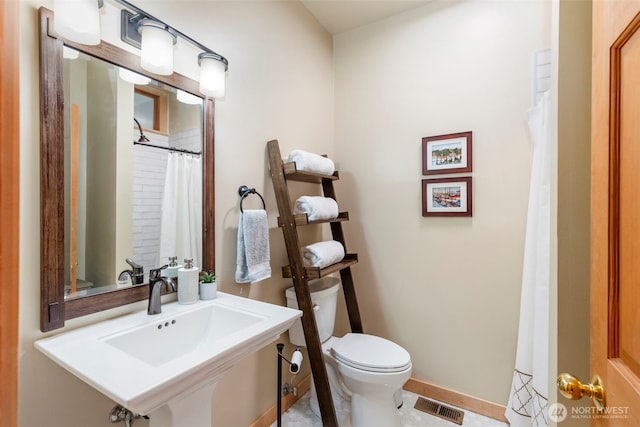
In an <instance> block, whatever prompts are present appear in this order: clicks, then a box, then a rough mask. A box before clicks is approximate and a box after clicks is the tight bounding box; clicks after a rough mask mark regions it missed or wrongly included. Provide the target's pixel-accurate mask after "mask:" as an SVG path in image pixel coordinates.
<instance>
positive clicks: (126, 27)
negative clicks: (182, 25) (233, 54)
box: [114, 0, 229, 71]
mask: <svg viewBox="0 0 640 427" xmlns="http://www.w3.org/2000/svg"><path fill="white" fill-rule="evenodd" d="M114 1H115V2H116V3H120V4H121V5H123V6H124V7H126V8H127V9H129V10H125V9H122V12H121V15H120V24H121V25H120V38H121V39H122V41H123V42H125V43H127V44H130V45H131V46H134V47H136V48H137V49H140V42H141V37H140V34H139V33H138V23H139V22H140V21H141V20H142V19H145V18H146V19H150V20H153V21H156V22H159V23H161V24H163V25H164V26H165V27H166V29H167V31H169V32H170V33H171V34H173V35H174V36H177V37H180V38H182V39H184V40H186V41H188V42H189V43H191V44H192V45H194V46H196V47H198V48H199V49H202V50H203V51H205V52H206V53H208V54H212V55H214V56H215V57H216V59H217V60H218V61H220V62H222V63H223V64H224V66H225V71H226V70H227V69H228V68H229V61H228V60H227V58H225V57H224V56H222V55H220V54H218V53H216V52H214V51H213V50H211V49H209V48H208V47H206V46H205V45H203V44H202V43H200V42H198V41H196V40H194V39H192V38H191V37H189V36H187V35H186V34H184V33H183V32H181V31H178V30H176V29H175V28H173V27H172V26H170V25H168V24H166V23H165V22H164V21H162V20H160V19H158V18H155V17H153V16H151V15H149V14H148V13H147V12H145V11H144V10H142V9H140V8H139V7H137V6H134V5H133V4H131V3H129V2H128V1H126V0H114ZM131 11H133V12H134V13H132V12H131Z"/></svg>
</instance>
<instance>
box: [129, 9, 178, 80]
mask: <svg viewBox="0 0 640 427" xmlns="http://www.w3.org/2000/svg"><path fill="white" fill-rule="evenodd" d="M138 31H139V32H140V35H141V36H142V41H141V42H140V45H141V47H140V65H141V66H142V68H144V69H145V70H147V71H149V72H151V73H155V74H159V75H163V76H168V75H170V74H173V45H174V44H175V43H176V36H175V35H174V34H172V33H171V32H169V30H168V29H167V28H166V27H165V26H164V24H161V23H159V22H156V21H152V20H150V19H143V20H142V21H140V26H139V27H138Z"/></svg>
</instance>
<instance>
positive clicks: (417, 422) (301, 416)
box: [271, 390, 508, 427]
mask: <svg viewBox="0 0 640 427" xmlns="http://www.w3.org/2000/svg"><path fill="white" fill-rule="evenodd" d="M309 397H310V393H309V392H307V393H305V394H304V395H303V396H302V397H301V398H300V399H299V400H298V401H297V402H296V403H295V405H293V406H292V407H291V408H289V410H288V411H287V412H285V413H284V414H283V415H282V427H322V421H321V420H320V418H319V417H316V415H315V414H314V413H313V412H312V411H311V407H310V406H309ZM418 397H419V396H418V395H417V394H415V393H412V392H409V391H406V390H403V400H404V404H403V405H402V408H400V416H401V417H402V427H456V426H457V424H455V423H452V422H451V421H447V420H444V419H442V418H438V417H435V416H433V415H429V414H426V413H424V412H422V411H418V410H417V409H413V405H415V403H416V400H417V399H418ZM336 403H337V402H336ZM336 415H337V417H338V419H339V420H340V418H341V416H342V415H344V414H343V413H342V411H340V409H338V410H337V413H336ZM462 425H463V427H508V424H506V423H503V422H500V421H497V420H494V419H492V418H487V417H484V416H482V415H478V414H476V413H474V412H469V411H464V419H463V422H462ZM276 426H277V423H275V422H274V423H273V424H272V425H271V427H276ZM371 427H385V426H371Z"/></svg>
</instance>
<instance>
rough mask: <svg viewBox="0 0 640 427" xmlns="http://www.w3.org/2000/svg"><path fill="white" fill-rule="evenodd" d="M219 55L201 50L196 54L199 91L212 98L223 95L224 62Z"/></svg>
mask: <svg viewBox="0 0 640 427" xmlns="http://www.w3.org/2000/svg"><path fill="white" fill-rule="evenodd" d="M222 59H224V58H222V57H221V56H220V55H218V54H216V53H211V52H203V53H201V54H200V55H198V65H200V92H202V93H203V94H205V95H207V96H211V97H213V98H222V97H224V92H225V73H226V71H227V68H226V64H225V63H224V62H223V61H222Z"/></svg>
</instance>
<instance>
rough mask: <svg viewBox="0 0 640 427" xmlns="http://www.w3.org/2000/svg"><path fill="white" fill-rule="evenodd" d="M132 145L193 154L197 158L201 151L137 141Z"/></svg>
mask: <svg viewBox="0 0 640 427" xmlns="http://www.w3.org/2000/svg"><path fill="white" fill-rule="evenodd" d="M133 145H144V146H145V147H151V148H160V149H161V150H167V151H173V152H176V153H184V154H193V155H194V156H199V155H201V154H202V151H191V150H184V149H182V148H173V147H161V146H159V145H153V144H145V143H144V142H138V141H133Z"/></svg>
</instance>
